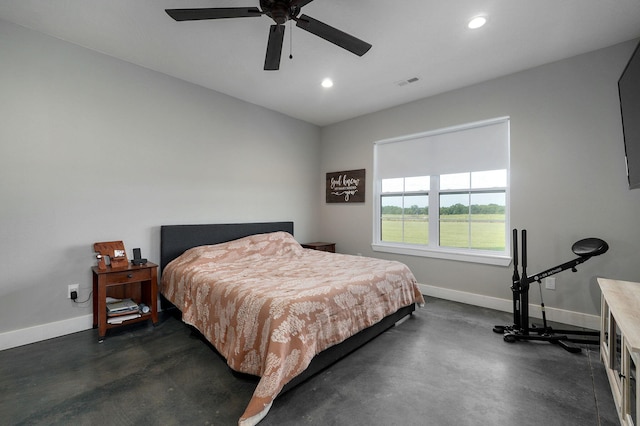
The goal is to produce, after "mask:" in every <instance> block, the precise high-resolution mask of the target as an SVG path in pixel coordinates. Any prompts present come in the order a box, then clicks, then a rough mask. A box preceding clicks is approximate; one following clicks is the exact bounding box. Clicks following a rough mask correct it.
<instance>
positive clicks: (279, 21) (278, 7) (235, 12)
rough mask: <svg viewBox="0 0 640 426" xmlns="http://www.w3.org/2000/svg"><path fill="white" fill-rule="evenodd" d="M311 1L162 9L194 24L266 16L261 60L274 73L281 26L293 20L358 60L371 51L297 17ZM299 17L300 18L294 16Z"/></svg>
mask: <svg viewBox="0 0 640 426" xmlns="http://www.w3.org/2000/svg"><path fill="white" fill-rule="evenodd" d="M312 1H313V0H260V9H258V8H257V7H214V8H200V9H165V12H167V14H169V16H171V17H172V18H173V19H175V20H176V21H198V20H203V19H226V18H251V17H257V16H262V15H267V16H268V17H269V18H271V19H273V20H274V22H275V25H271V28H270V29H269V41H268V43H267V54H266V57H265V60H264V69H265V70H268V71H269V70H278V69H279V68H280V57H281V54H282V43H283V41H284V29H285V26H284V24H285V23H286V22H287V21H289V20H293V21H295V22H296V26H297V27H299V28H302V29H303V30H305V31H308V32H310V33H311V34H315V35H317V36H318V37H321V38H323V39H325V40H327V41H329V42H331V43H333V44H335V45H337V46H340V47H342V48H343V49H346V50H348V51H349V52H352V53H354V54H356V55H358V56H362V55H364V54H365V53H367V52H368V51H369V49H371V45H370V44H369V43H366V42H364V41H362V40H360V39H358V38H356V37H354V36H352V35H349V34H347V33H345V32H342V31H340V30H338V29H337V28H333V27H331V26H329V25H327V24H325V23H323V22H320V21H318V20H317V19H313V18H312V17H310V16H307V15H304V14H303V15H300V9H302V7H303V6H305V5H307V4H309V3H311V2H312ZM298 15H300V16H298Z"/></svg>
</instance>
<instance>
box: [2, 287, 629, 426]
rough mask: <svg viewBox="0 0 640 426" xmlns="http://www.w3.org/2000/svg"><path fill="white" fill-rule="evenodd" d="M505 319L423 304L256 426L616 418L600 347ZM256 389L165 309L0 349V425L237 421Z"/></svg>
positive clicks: (598, 421) (612, 421) (280, 402)
mask: <svg viewBox="0 0 640 426" xmlns="http://www.w3.org/2000/svg"><path fill="white" fill-rule="evenodd" d="M510 320H511V315H510V314H508V313H504V312H497V311H493V310H490V309H484V308H478V307H474V306H469V305H464V304H460V303H454V302H449V301H445V300H440V299H433V298H429V299H428V302H427V306H426V307H424V308H422V309H418V310H417V311H416V313H415V314H414V315H413V316H412V317H411V318H409V319H408V320H406V321H404V322H403V323H401V324H399V325H397V326H396V327H394V328H392V329H390V330H388V331H387V332H385V333H384V334H382V335H381V336H379V337H377V338H376V339H374V340H373V341H371V342H370V343H368V344H367V345H365V346H364V347H362V348H360V349H359V350H357V351H356V352H354V353H352V354H351V355H349V356H348V357H347V358H344V359H343V360H341V361H339V362H338V363H336V364H334V365H333V366H331V367H329V368H328V369H327V370H325V371H323V372H322V373H320V374H318V375H316V376H315V377H313V378H312V379H310V380H308V381H306V382H305V383H303V384H301V385H300V386H298V387H296V388H294V389H293V390H291V391H289V392H287V393H285V394H283V395H281V396H280V397H279V398H277V399H276V401H275V402H274V404H273V407H272V409H271V411H270V413H269V414H268V415H267V417H266V418H265V419H264V420H263V421H262V422H261V423H260V425H261V426H262V425H264V426H267V425H323V426H324V425H351V426H358V425H363V426H364V425H385V426H386V425H437V426H441V425H522V426H526V425H536V426H537V425H544V426H552V425H563V426H567V425H580V426H585V425H617V424H619V423H618V417H617V414H616V411H615V407H614V405H613V400H612V396H611V392H610V389H609V383H608V382H607V379H606V375H605V371H604V367H603V364H602V362H601V361H600V358H599V351H598V347H597V346H590V345H584V346H583V348H584V349H583V351H582V352H581V353H579V354H571V353H569V352H566V351H564V350H563V349H561V348H560V347H559V346H557V345H552V344H549V343H541V342H516V343H505V342H503V340H502V336H501V335H498V334H495V333H493V332H492V328H493V326H494V325H496V324H509V322H510ZM254 387H255V383H252V382H251V381H248V380H244V379H240V378H238V377H236V376H234V375H233V374H231V372H230V370H229V369H228V368H227V367H226V364H225V363H224V360H223V359H222V358H221V357H220V356H219V355H218V354H217V353H216V352H215V351H213V350H212V349H211V347H210V346H208V345H207V344H206V343H205V342H203V341H202V340H200V339H199V338H198V337H195V336H193V335H192V333H191V331H190V329H189V328H188V327H186V326H185V325H183V324H182V323H181V322H179V321H178V320H176V319H175V318H173V317H171V316H165V317H163V319H162V321H161V323H160V324H159V325H158V326H157V327H152V326H151V325H147V324H142V325H132V326H130V327H127V328H124V329H119V330H112V331H110V332H109V333H108V334H107V338H106V340H105V341H104V343H101V344H98V343H97V331H96V330H88V331H84V332H80V333H75V334H72V335H68V336H64V337H60V338H56V339H51V340H48V341H44V342H39V343H35V344H32V345H27V346H23V347H19V348H14V349H9V350H5V351H2V352H0V423H2V424H11V425H16V424H25V425H26V424H28V425H138V424H150V425H153V424H163V425H234V424H236V422H237V419H238V418H239V417H240V415H241V414H242V412H243V411H244V408H245V406H246V404H247V403H248V401H249V399H250V397H251V394H252V393H253V389H254Z"/></svg>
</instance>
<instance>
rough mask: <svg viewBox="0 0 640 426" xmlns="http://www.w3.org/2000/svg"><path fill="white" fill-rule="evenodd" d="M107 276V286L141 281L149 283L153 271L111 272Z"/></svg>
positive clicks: (147, 269)
mask: <svg viewBox="0 0 640 426" xmlns="http://www.w3.org/2000/svg"><path fill="white" fill-rule="evenodd" d="M105 275H106V277H105V278H106V282H107V285H109V284H126V283H135V282H139V281H148V280H150V279H151V269H149V268H146V269H140V270H137V271H131V270H128V271H122V272H111V273H109V274H105Z"/></svg>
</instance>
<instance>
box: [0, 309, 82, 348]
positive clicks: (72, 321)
mask: <svg viewBox="0 0 640 426" xmlns="http://www.w3.org/2000/svg"><path fill="white" fill-rule="evenodd" d="M92 327H93V314H90V315H83V316H81V317H75V318H69V319H66V320H62V321H55V322H50V323H47V324H42V325H36V326H33V327H27V328H22V329H20V330H13V331H7V332H5V333H0V351H1V350H5V349H11V348H16V347H18V346H23V345H28V344H30V343H35V342H40V341H42V340H47V339H52V338H54V337H60V336H64V335H66V334H71V333H77V332H78V331H84V330H89V329H90V328H92Z"/></svg>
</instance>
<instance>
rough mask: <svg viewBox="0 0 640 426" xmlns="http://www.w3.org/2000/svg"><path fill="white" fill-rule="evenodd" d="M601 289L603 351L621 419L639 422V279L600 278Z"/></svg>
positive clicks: (637, 425)
mask: <svg viewBox="0 0 640 426" xmlns="http://www.w3.org/2000/svg"><path fill="white" fill-rule="evenodd" d="M598 283H599V284H600V289H601V290H602V311H601V312H602V319H601V327H600V353H601V355H602V361H603V362H604V365H605V367H606V369H607V376H608V378H609V383H610V384H611V392H612V393H613V400H614V402H615V404H616V409H617V410H618V416H619V417H620V423H621V424H622V425H624V426H640V423H638V404H639V402H640V401H639V400H638V389H639V388H638V381H637V380H636V378H637V376H638V364H640V283H634V282H629V281H620V280H610V279H606V278H598Z"/></svg>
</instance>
